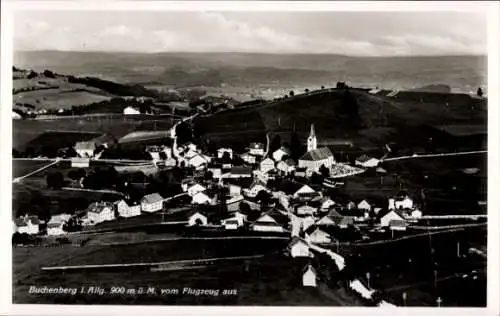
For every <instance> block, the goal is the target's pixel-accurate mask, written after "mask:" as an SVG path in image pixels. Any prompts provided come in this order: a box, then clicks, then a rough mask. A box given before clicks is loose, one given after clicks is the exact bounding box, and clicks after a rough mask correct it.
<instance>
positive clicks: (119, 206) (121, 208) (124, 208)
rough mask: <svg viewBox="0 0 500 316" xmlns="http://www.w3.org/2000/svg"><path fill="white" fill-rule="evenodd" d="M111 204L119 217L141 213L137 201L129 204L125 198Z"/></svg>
mask: <svg viewBox="0 0 500 316" xmlns="http://www.w3.org/2000/svg"><path fill="white" fill-rule="evenodd" d="M113 204H114V206H115V208H116V210H117V211H118V214H119V215H120V216H121V217H134V216H138V215H141V205H140V204H139V203H135V204H132V205H129V204H128V203H127V202H126V201H125V200H119V201H116V202H115V203H113Z"/></svg>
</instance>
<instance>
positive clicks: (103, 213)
mask: <svg viewBox="0 0 500 316" xmlns="http://www.w3.org/2000/svg"><path fill="white" fill-rule="evenodd" d="M114 219H115V210H114V207H113V204H111V203H109V202H94V203H91V204H90V205H89V207H88V208H87V215H86V216H85V219H84V222H86V223H87V224H90V225H95V224H99V223H102V222H106V221H112V220H114Z"/></svg>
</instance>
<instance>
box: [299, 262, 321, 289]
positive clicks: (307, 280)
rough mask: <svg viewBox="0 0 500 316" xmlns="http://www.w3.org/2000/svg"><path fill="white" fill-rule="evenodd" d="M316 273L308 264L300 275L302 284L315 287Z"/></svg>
mask: <svg viewBox="0 0 500 316" xmlns="http://www.w3.org/2000/svg"><path fill="white" fill-rule="evenodd" d="M317 279H318V273H317V272H316V269H314V267H313V266H312V265H308V266H307V268H306V269H305V271H304V274H303V275H302V286H306V287H316V286H317Z"/></svg>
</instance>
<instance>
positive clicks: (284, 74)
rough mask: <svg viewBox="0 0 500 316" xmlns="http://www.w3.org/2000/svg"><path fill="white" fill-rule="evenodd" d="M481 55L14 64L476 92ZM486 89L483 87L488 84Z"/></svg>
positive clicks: (292, 84)
mask: <svg viewBox="0 0 500 316" xmlns="http://www.w3.org/2000/svg"><path fill="white" fill-rule="evenodd" d="M485 60H486V57H485V56H432V57H431V56H427V57H350V56H343V55H335V54H324V55H317V54H309V55H308V54H295V55H287V54H245V53H155V54H141V53H106V52H61V51H33V52H15V54H14V63H15V64H16V65H18V66H19V67H23V68H30V69H35V70H37V71H43V70H44V69H46V68H48V69H51V70H53V71H56V72H58V73H65V74H72V75H78V76H87V77H98V78H102V79H106V80H110V81H114V82H121V83H125V84H141V85H150V84H152V83H154V84H156V85H159V86H160V85H173V86H175V87H186V86H189V87H193V86H212V87H219V86H221V85H223V84H225V85H227V86H232V87H241V88H248V89H267V88H271V89H273V88H285V89H291V88H295V89H298V88H299V87H302V88H305V87H309V88H311V87H320V86H322V85H324V86H327V87H328V86H330V87H331V86H333V85H334V84H335V82H337V81H345V82H348V83H350V85H351V86H356V87H361V86H363V87H370V88H374V87H377V86H378V87H381V88H383V89H398V90H409V89H414V88H416V87H422V86H425V85H430V84H436V83H443V84H446V85H449V86H450V87H451V88H452V91H453V92H466V93H469V92H475V91H476V90H477V88H478V87H479V86H482V87H483V90H484V88H485V87H484V86H485V83H486V81H487V80H486V67H485V65H486V63H485ZM485 92H486V91H485Z"/></svg>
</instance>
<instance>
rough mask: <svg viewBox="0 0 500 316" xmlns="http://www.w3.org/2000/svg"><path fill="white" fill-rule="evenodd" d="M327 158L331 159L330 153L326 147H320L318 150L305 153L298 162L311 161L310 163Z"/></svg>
mask: <svg viewBox="0 0 500 316" xmlns="http://www.w3.org/2000/svg"><path fill="white" fill-rule="evenodd" d="M329 157H333V154H332V151H331V150H330V148H328V147H322V148H318V149H315V150H311V151H308V152H306V153H305V154H304V155H302V157H300V160H311V161H318V160H324V159H327V158H329Z"/></svg>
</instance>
